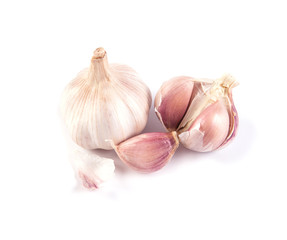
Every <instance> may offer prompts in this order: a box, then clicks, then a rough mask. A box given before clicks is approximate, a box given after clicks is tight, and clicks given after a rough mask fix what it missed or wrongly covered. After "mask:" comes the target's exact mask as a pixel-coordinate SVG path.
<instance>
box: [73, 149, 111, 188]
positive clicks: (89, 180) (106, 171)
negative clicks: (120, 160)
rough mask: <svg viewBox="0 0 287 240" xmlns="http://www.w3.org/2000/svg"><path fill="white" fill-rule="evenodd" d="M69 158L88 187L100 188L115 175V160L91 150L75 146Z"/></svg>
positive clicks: (79, 178)
mask: <svg viewBox="0 0 287 240" xmlns="http://www.w3.org/2000/svg"><path fill="white" fill-rule="evenodd" d="M69 159H70V162H71V165H72V167H73V169H74V171H75V175H76V178H77V179H78V181H79V182H81V183H82V185H83V186H84V187H86V188H89V189H96V188H99V186H100V185H101V184H103V183H104V182H106V181H108V180H109V179H111V178H112V177H113V176H114V171H115V164H114V160H112V159H109V158H103V157H100V156H98V155H97V154H95V153H93V152H91V151H89V150H85V149H79V148H75V149H74V150H73V151H72V152H71V153H70V158H69Z"/></svg>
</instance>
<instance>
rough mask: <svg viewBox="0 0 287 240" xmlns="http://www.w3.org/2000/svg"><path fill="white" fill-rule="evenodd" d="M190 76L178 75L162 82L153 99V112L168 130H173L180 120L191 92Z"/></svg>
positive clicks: (191, 82)
mask: <svg viewBox="0 0 287 240" xmlns="http://www.w3.org/2000/svg"><path fill="white" fill-rule="evenodd" d="M193 87H194V83H193V81H192V78H190V77H185V76H180V77H175V78H172V79H170V80H169V81H166V82H164V83H163V85H162V86H161V88H160V89H159V91H158V92H157V94H156V96H155V100H154V107H155V112H156V115H157V117H158V118H159V120H160V121H161V122H162V124H163V125H164V126H165V128H166V129H167V130H168V131H175V130H176V129H177V127H178V125H179V123H180V121H181V120H182V118H183V116H184V114H185V112H186V110H187V108H188V105H189V102H190V98H191V94H192V90H193Z"/></svg>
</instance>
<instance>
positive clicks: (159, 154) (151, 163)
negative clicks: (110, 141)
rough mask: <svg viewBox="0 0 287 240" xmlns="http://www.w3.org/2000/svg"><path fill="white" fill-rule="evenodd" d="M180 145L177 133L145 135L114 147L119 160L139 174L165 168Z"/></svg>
mask: <svg viewBox="0 0 287 240" xmlns="http://www.w3.org/2000/svg"><path fill="white" fill-rule="evenodd" d="M178 145H179V141H178V138H177V135H176V132H169V133H158V132H156V133H144V134H140V135H138V136H135V137H133V138H130V139H128V140H126V141H124V142H122V143H120V144H119V145H116V146H114V149H115V151H116V152H117V154H118V156H119V158H120V159H121V160H122V161H123V162H124V163H126V164H127V165H128V166H129V167H131V168H133V169H134V170H137V171H139V172H144V173H150V172H154V171H157V170H159V169H161V168H162V167H164V166H165V165H166V164H167V162H168V161H169V159H170V158H171V157H172V156H173V154H174V152H175V150H176V149H177V147H178Z"/></svg>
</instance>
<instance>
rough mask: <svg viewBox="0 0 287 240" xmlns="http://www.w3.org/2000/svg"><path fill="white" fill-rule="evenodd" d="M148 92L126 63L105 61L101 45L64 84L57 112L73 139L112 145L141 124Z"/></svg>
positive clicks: (106, 146)
mask: <svg viewBox="0 0 287 240" xmlns="http://www.w3.org/2000/svg"><path fill="white" fill-rule="evenodd" d="M150 105H151V92H150V90H149V88H148V87H147V86H146V85H145V84H144V83H143V82H142V81H141V79H140V78H139V76H138V74H137V73H136V72H135V71H134V70H133V69H132V68H130V67H129V66H126V65H121V64H109V63H108V61H107V54H106V51H105V50H104V49H103V48H98V49H96V50H95V51H94V56H93V57H92V59H91V65H90V67H89V68H86V69H84V70H82V71H81V72H80V73H79V74H78V75H77V77H76V78H75V79H74V80H72V81H71V82H70V83H69V84H68V86H67V87H66V88H65V90H64V92H63V95H62V100H61V108H60V109H61V116H62V118H63V121H64V123H65V125H66V127H67V129H68V131H69V133H70V135H71V137H72V139H73V141H74V142H76V143H77V144H78V145H80V146H82V147H83V148H85V149H97V148H101V149H112V146H111V143H110V142H109V141H106V140H107V139H110V140H112V141H113V142H114V143H115V144H118V143H120V142H122V141H124V140H126V139H128V138H130V137H132V136H134V135H137V134H139V133H140V132H141V131H142V130H143V129H144V127H145V125H146V123H147V119H148V113H149V108H150Z"/></svg>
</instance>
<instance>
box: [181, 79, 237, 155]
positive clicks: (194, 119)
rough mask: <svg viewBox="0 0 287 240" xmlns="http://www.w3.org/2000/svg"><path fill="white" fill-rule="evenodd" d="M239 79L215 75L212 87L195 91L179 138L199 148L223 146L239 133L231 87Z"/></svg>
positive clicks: (194, 148)
mask: <svg viewBox="0 0 287 240" xmlns="http://www.w3.org/2000/svg"><path fill="white" fill-rule="evenodd" d="M237 85H238V83H237V82H236V81H235V79H234V78H233V77H232V76H231V75H224V76H223V77H222V78H220V79H216V80H215V81H214V82H213V83H212V84H211V85H210V86H209V88H207V89H205V91H204V92H203V93H202V92H200V91H199V92H196V93H195V94H194V98H193V99H192V100H191V103H190V105H189V108H188V110H187V112H186V114H185V116H184V118H183V119H182V121H181V123H180V126H179V128H178V129H177V131H178V134H179V139H180V142H181V143H182V144H183V145H184V146H185V147H186V148H188V149H190V150H193V151H197V152H210V151H213V150H216V149H218V148H221V147H223V146H224V145H226V144H227V143H229V142H230V141H231V140H232V139H233V138H234V137H235V135H236V132H237V127H238V121H239V120H238V114H237V111H236V108H235V106H234V103H233V99H232V93H231V89H232V88H233V87H235V86H237Z"/></svg>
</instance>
